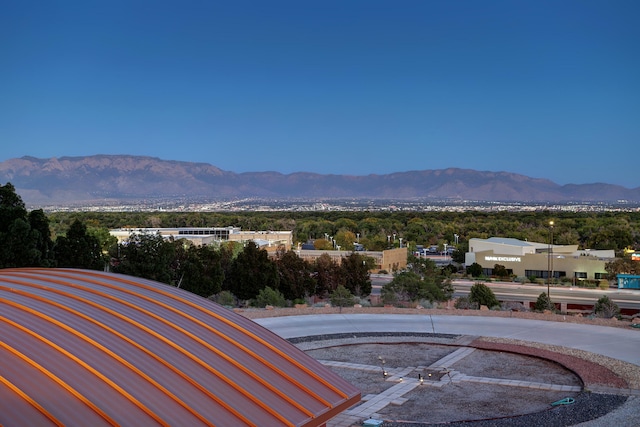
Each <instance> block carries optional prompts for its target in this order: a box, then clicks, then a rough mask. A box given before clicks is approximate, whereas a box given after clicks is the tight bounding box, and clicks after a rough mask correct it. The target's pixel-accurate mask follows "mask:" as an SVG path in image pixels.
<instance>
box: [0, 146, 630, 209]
mask: <svg viewBox="0 0 640 427" xmlns="http://www.w3.org/2000/svg"><path fill="white" fill-rule="evenodd" d="M7 182H10V183H11V184H13V186H14V187H16V190H17V192H18V194H19V195H20V196H21V197H22V199H23V200H24V201H25V203H27V204H28V205H38V204H40V205H72V204H78V203H90V202H93V201H104V200H112V201H127V202H129V203H130V202H131V201H135V200H136V199H149V198H164V199H168V198H176V199H178V198H191V199H202V200H223V199H226V200H228V199H240V198H261V199H269V198H279V199H282V198H296V199H309V200H312V199H344V198H370V199H398V200H401V199H434V200H459V201H463V200H469V201H487V202H490V201H501V202H555V203H562V202H616V201H620V200H625V201H628V202H640V187H637V188H633V189H628V188H625V187H622V186H619V185H612V184H604V183H594V184H567V185H559V184H556V183H554V182H552V181H550V180H546V179H538V178H530V177H527V176H524V175H520V174H515V173H509V172H488V171H477V170H470V169H456V168H448V169H439V170H422V171H409V172H396V173H390V174H381V175H376V174H371V175H362V176H354V175H323V174H317V173H307V172H297V173H291V174H282V173H278V172H245V173H234V172H229V171H224V170H222V169H219V168H217V167H216V166H213V165H211V164H208V163H195V162H184V161H171V160H162V159H159V158H155V157H146V156H130V155H94V156H84V157H60V158H49V159H39V158H35V157H28V156H27V157H21V158H15V159H9V160H6V161H4V162H2V163H0V183H2V184H3V185H4V183H7Z"/></svg>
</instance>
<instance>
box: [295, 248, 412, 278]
mask: <svg viewBox="0 0 640 427" xmlns="http://www.w3.org/2000/svg"><path fill="white" fill-rule="evenodd" d="M296 253H297V254H298V256H299V257H300V258H302V259H303V260H305V261H308V262H314V261H315V260H317V259H318V258H319V257H320V256H322V255H323V254H327V255H329V256H330V257H331V258H332V259H333V260H334V261H336V262H337V263H338V264H340V263H341V262H342V259H343V258H345V257H347V256H349V255H351V254H352V253H354V252H353V251H323V250H315V249H299V250H297V251H296ZM355 253H357V254H358V255H361V256H364V257H368V258H372V259H373V261H374V263H375V267H374V268H373V269H372V270H373V271H381V270H385V271H387V272H389V273H391V272H394V271H396V270H402V269H403V268H405V267H406V266H407V255H408V249H407V248H395V249H387V250H385V251H357V252H355Z"/></svg>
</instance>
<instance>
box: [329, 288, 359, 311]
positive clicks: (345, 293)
mask: <svg viewBox="0 0 640 427" xmlns="http://www.w3.org/2000/svg"><path fill="white" fill-rule="evenodd" d="M329 298H330V301H331V305H332V306H334V307H340V309H342V307H351V306H353V304H354V303H355V297H354V296H353V294H351V292H349V289H347V288H345V287H344V286H342V285H339V286H338V287H337V288H336V290H335V291H333V292H332V293H331V295H330V297H329Z"/></svg>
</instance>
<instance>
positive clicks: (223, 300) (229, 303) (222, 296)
mask: <svg viewBox="0 0 640 427" xmlns="http://www.w3.org/2000/svg"><path fill="white" fill-rule="evenodd" d="M209 299H211V300H212V301H214V302H217V303H218V304H220V305H223V306H225V307H234V306H235V305H236V297H234V296H233V294H232V293H231V292H229V291H222V292H220V293H218V294H216V295H212V296H211V297H209Z"/></svg>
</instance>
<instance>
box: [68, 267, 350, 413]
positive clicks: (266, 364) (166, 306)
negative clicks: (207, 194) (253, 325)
mask: <svg viewBox="0 0 640 427" xmlns="http://www.w3.org/2000/svg"><path fill="white" fill-rule="evenodd" d="M56 276H57V277H67V276H65V275H64V274H56ZM67 278H68V277H67ZM88 281H90V282H94V281H93V280H88ZM118 281H121V280H118ZM123 282H126V283H127V284H130V285H131V284H132V283H130V281H123ZM95 284H97V285H99V286H105V287H113V285H109V284H107V283H104V282H98V281H95ZM118 290H120V291H122V292H125V293H128V294H133V295H135V296H136V297H139V298H143V299H146V300H149V301H153V302H154V303H155V304H157V305H160V306H162V307H163V308H165V309H167V310H169V311H171V312H173V313H176V314H178V315H180V316H182V317H184V318H186V319H188V320H189V321H191V322H194V323H196V324H198V325H200V326H202V327H203V328H205V329H207V330H208V331H210V332H212V333H214V334H216V335H217V336H219V337H220V338H222V339H224V340H225V341H227V342H229V343H230V344H232V345H234V346H236V347H238V348H239V349H240V350H242V351H243V352H245V353H246V354H248V355H250V356H252V357H253V358H255V359H256V360H258V361H260V362H261V363H262V364H264V365H265V366H266V367H267V368H269V369H272V370H273V371H275V372H277V373H278V374H279V375H280V376H281V377H282V378H285V379H287V380H288V381H289V382H290V383H292V384H294V385H295V386H296V387H297V388H298V389H300V390H301V391H303V392H304V393H306V394H307V395H309V396H312V397H313V398H314V399H315V400H317V401H318V402H320V403H322V404H323V405H327V406H331V403H329V402H328V401H327V400H326V399H323V398H322V397H321V396H319V395H318V394H317V393H315V392H313V391H312V390H310V389H308V388H307V387H304V386H303V385H302V384H300V383H299V382H298V381H296V380H295V379H293V378H292V377H291V376H290V375H288V374H287V373H286V372H284V371H282V370H281V369H280V368H278V367H277V366H275V365H273V364H272V363H270V362H269V361H267V360H266V359H264V358H263V357H262V356H260V355H258V354H257V353H256V352H254V351H252V350H251V349H249V348H247V347H246V346H244V345H242V344H240V343H239V342H237V341H236V340H232V339H231V338H230V337H228V336H227V335H225V334H222V333H221V332H220V331H218V330H217V329H215V328H212V327H211V326H210V325H207V324H206V323H204V322H202V321H201V320H199V319H197V318H195V317H193V316H191V315H189V314H187V313H185V312H184V311H180V310H178V309H176V308H175V307H172V306H170V305H168V304H165V303H162V302H160V301H155V300H152V299H151V298H149V297H146V296H143V295H139V294H135V293H134V292H132V291H129V290H127V289H120V288H118ZM155 291H156V292H159V293H162V294H163V295H165V296H169V297H171V298H172V299H176V300H178V301H180V302H182V303H184V304H186V305H188V306H189V307H193V305H192V304H191V303H190V302H189V301H187V300H184V299H182V298H178V297H175V296H173V295H171V294H168V293H167V294H165V293H164V292H162V291H158V290H155ZM96 292H98V291H96ZM205 313H206V314H208V315H211V316H213V317H215V318H216V319H217V320H223V321H226V319H224V318H223V317H221V316H218V315H216V314H215V313H210V312H206V311H205ZM158 319H159V320H160V319H162V318H161V317H159V318H158ZM162 321H163V322H164V321H165V319H162ZM167 324H168V325H170V326H172V327H174V328H176V329H179V330H181V331H183V332H184V333H185V334H186V335H188V336H189V337H191V338H192V339H194V340H195V341H197V342H198V343H200V344H201V345H203V346H205V347H207V348H208V349H209V350H211V351H213V352H215V353H216V354H218V355H219V356H221V357H223V358H225V360H227V361H228V362H229V363H232V364H233V365H234V366H236V367H237V368H238V369H240V370H241V371H243V372H244V373H245V374H247V375H253V372H252V371H251V370H250V369H248V368H247V367H245V366H243V365H242V364H240V363H238V361H237V360H235V359H233V358H231V357H229V356H227V355H226V354H224V353H222V352H220V351H219V350H218V349H217V348H215V347H214V346H212V345H211V344H209V343H208V342H206V341H204V340H201V339H200V338H199V337H197V336H195V335H194V334H192V333H190V332H188V331H185V330H184V329H183V328H180V327H178V326H175V325H173V324H172V323H167ZM234 329H237V328H234ZM243 331H246V330H244V329H243ZM248 334H250V333H248ZM250 336H251V338H253V339H255V340H262V339H261V338H260V337H257V336H255V335H253V334H251V335H250ZM266 345H267V346H269V344H268V343H266ZM269 348H271V347H269ZM294 362H295V363H293V364H294V365H295V366H296V367H299V365H300V364H299V363H298V362H297V361H295V360H294ZM254 378H255V379H256V380H257V381H258V382H260V383H261V384H262V385H263V386H265V387H266V388H268V389H269V390H271V391H272V392H273V393H275V394H277V395H278V396H280V397H281V398H283V399H285V400H286V401H287V402H288V403H289V404H291V405H292V406H294V407H296V408H297V409H298V410H300V411H302V412H304V413H305V414H307V415H308V416H313V413H312V412H311V411H309V410H308V409H306V408H305V407H304V406H302V405H301V404H300V403H299V402H297V401H295V400H294V399H293V398H291V397H290V396H288V395H286V394H285V393H284V392H282V391H281V390H279V389H278V388H276V387H274V386H273V384H270V383H269V382H268V381H266V380H264V379H263V378H261V377H255V376H254ZM329 388H332V387H329ZM344 397H346V396H344ZM267 407H268V406H267ZM269 410H271V408H269Z"/></svg>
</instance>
